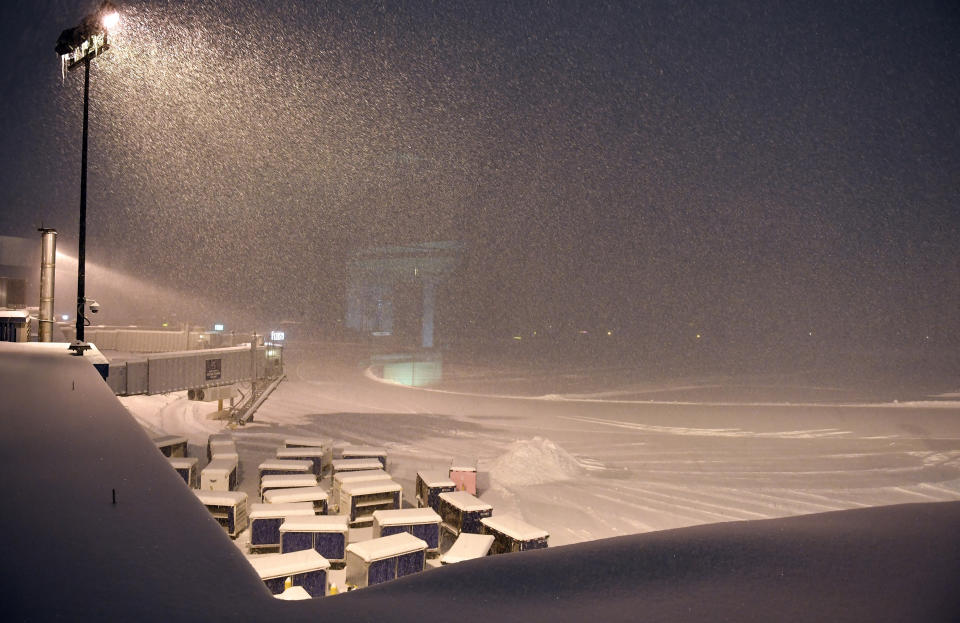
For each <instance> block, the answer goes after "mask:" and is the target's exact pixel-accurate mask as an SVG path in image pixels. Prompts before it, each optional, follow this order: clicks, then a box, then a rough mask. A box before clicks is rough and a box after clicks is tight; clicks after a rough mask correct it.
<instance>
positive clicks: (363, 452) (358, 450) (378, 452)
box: [340, 446, 387, 459]
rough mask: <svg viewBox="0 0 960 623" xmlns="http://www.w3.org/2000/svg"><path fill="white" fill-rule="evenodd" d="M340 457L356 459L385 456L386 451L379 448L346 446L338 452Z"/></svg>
mask: <svg viewBox="0 0 960 623" xmlns="http://www.w3.org/2000/svg"><path fill="white" fill-rule="evenodd" d="M340 455H341V456H342V457H343V458H345V459H346V458H349V457H352V456H357V457H367V456H387V449H386V448H380V447H377V446H346V447H345V448H344V449H343V450H342V451H341V452H340Z"/></svg>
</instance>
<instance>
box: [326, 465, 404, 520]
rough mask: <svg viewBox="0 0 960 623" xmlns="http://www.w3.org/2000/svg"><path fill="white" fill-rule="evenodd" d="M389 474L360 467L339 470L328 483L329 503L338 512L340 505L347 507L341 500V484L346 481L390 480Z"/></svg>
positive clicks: (380, 470)
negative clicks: (350, 469)
mask: <svg viewBox="0 0 960 623" xmlns="http://www.w3.org/2000/svg"><path fill="white" fill-rule="evenodd" d="M392 480H393V478H391V477H390V474H388V473H387V472H385V471H383V470H382V469H379V468H377V469H361V470H359V471H347V472H340V473H337V474H334V475H333V479H332V483H331V485H330V498H329V499H330V504H331V505H332V506H333V507H334V508H336V510H337V512H340V508H341V506H342V507H343V508H347V506H348V504H346V503H344V501H343V484H344V483H346V482H367V481H392Z"/></svg>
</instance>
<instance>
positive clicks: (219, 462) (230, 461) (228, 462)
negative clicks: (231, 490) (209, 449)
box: [203, 455, 238, 472]
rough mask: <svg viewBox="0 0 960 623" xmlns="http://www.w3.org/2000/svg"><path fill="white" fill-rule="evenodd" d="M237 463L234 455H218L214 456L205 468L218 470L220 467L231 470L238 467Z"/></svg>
mask: <svg viewBox="0 0 960 623" xmlns="http://www.w3.org/2000/svg"><path fill="white" fill-rule="evenodd" d="M237 464H238V461H237V459H236V458H234V457H231V456H230V455H226V456H217V457H214V458H213V459H212V460H211V461H210V462H209V463H207V466H206V467H204V468H203V470H204V471H206V470H210V471H216V470H218V469H222V470H225V471H228V472H229V471H231V470H234V469H237Z"/></svg>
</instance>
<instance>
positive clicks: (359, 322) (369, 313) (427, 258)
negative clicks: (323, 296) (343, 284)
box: [347, 242, 462, 348]
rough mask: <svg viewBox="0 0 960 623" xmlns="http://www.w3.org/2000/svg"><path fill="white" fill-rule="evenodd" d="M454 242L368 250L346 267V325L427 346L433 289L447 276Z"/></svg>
mask: <svg viewBox="0 0 960 623" xmlns="http://www.w3.org/2000/svg"><path fill="white" fill-rule="evenodd" d="M461 248H462V246H461V245H460V243H457V242H424V243H420V244H414V245H403V246H391V247H374V248H368V249H363V250H361V251H358V252H357V253H356V254H355V255H354V256H353V258H352V259H351V260H350V262H349V264H348V266H347V273H348V279H349V282H348V285H347V326H348V327H350V328H352V329H356V330H357V331H362V332H364V333H371V334H374V335H396V336H399V337H400V338H408V339H412V338H414V337H415V336H416V335H417V333H419V337H420V346H421V347H422V348H433V346H434V341H435V340H434V326H435V320H436V305H437V303H436V301H437V288H438V286H439V285H440V284H441V283H442V282H443V280H444V279H445V278H446V277H447V276H448V275H450V273H452V272H453V270H454V268H456V266H457V264H458V263H459V260H460V253H461Z"/></svg>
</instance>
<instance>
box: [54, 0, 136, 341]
mask: <svg viewBox="0 0 960 623" xmlns="http://www.w3.org/2000/svg"><path fill="white" fill-rule="evenodd" d="M119 19H120V16H119V14H118V13H117V9H116V7H115V6H114V5H113V3H112V2H110V1H109V0H105V1H104V2H103V4H101V5H100V8H99V9H97V11H96V12H95V13H91V14H90V15H87V16H86V17H84V18H83V20H82V21H81V22H80V25H79V26H74V27H73V28H68V29H66V30H64V31H63V32H62V33H60V37H59V38H58V39H57V47H56V52H57V54H59V55H60V62H61V63H62V66H64V67H66V68H67V69H69V70H70V71H73V70H74V69H76V68H77V67H79V66H80V65H81V64H82V65H83V143H82V147H81V153H80V232H79V233H80V237H79V250H78V254H77V335H76V337H75V339H74V341H73V343H72V344H70V350H72V351H73V354H75V355H83V351H85V350H87V349H88V348H90V346H89V345H87V343H86V342H84V339H83V338H84V336H83V327H84V325H85V323H86V320H87V318H86V307H87V300H86V296H85V292H84V279H85V275H84V264H85V262H84V260H85V255H86V248H85V247H86V238H87V118H88V114H89V108H90V61H92V60H93V59H94V58H96V57H97V56H100V55H101V54H102V53H104V52H106V51H107V50H109V49H110V44H109V41H108V40H107V36H108V34H109V31H110V29H111V28H114V27H115V26H116V25H117V22H118V21H119Z"/></svg>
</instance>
